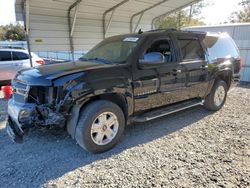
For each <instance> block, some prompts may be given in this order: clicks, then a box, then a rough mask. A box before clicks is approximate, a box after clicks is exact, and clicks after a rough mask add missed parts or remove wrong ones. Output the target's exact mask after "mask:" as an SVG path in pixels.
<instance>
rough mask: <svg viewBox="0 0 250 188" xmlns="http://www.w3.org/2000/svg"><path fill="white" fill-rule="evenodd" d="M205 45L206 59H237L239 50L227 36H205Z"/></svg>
mask: <svg viewBox="0 0 250 188" xmlns="http://www.w3.org/2000/svg"><path fill="white" fill-rule="evenodd" d="M205 44H206V45H207V48H208V59H209V61H213V60H216V59H219V58H232V57H233V58H238V57H239V50H238V48H237V47H236V45H235V43H234V41H233V40H232V39H231V37H229V36H227V35H225V36H224V35H222V36H220V37H217V36H206V38H205Z"/></svg>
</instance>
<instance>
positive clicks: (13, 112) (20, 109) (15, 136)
mask: <svg viewBox="0 0 250 188" xmlns="http://www.w3.org/2000/svg"><path fill="white" fill-rule="evenodd" d="M64 122H65V117H64V116H63V115H62V114H60V113H56V112H54V111H53V110H51V109H50V108H49V107H46V106H43V105H41V106H37V104H33V103H18V102H15V101H14V100H13V98H12V99H10V100H9V102H8V121H7V124H6V131H7V133H8V135H9V137H10V138H11V140H12V141H13V142H16V143H22V141H23V136H24V135H25V133H26V132H27V131H28V130H29V128H31V127H34V126H36V125H38V126H43V127H48V126H50V125H64Z"/></svg>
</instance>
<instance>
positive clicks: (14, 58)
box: [0, 48, 44, 86]
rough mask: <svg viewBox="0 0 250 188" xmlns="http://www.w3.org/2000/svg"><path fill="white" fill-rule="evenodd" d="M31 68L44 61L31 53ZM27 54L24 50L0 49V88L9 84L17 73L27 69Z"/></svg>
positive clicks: (28, 65)
mask: <svg viewBox="0 0 250 188" xmlns="http://www.w3.org/2000/svg"><path fill="white" fill-rule="evenodd" d="M31 57H32V63H33V66H39V65H42V64H44V60H43V59H42V58H40V57H38V56H37V55H36V54H34V53H31ZM29 67H30V60H29V53H28V51H27V50H25V49H8V48H2V49H1V48H0V86H1V85H4V84H9V83H10V81H11V80H12V79H13V78H14V77H15V75H16V73H17V71H19V70H21V69H24V68H29Z"/></svg>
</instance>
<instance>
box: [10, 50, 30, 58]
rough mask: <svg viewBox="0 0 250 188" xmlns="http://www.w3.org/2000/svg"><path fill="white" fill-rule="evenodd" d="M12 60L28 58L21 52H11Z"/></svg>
mask: <svg viewBox="0 0 250 188" xmlns="http://www.w3.org/2000/svg"><path fill="white" fill-rule="evenodd" d="M12 55H13V60H26V59H29V55H28V54H26V53H23V52H12Z"/></svg>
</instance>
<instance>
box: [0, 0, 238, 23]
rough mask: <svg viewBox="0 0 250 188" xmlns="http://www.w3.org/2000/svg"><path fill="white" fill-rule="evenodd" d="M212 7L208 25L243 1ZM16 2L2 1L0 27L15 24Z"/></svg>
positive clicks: (225, 0)
mask: <svg viewBox="0 0 250 188" xmlns="http://www.w3.org/2000/svg"><path fill="white" fill-rule="evenodd" d="M210 1H211V2H212V5H211V6H209V7H207V8H204V9H203V11H202V17H203V18H204V19H203V21H204V22H205V23H206V24H207V25H212V24H219V23H223V22H225V21H227V19H228V17H229V16H230V14H231V13H232V12H234V11H235V10H237V9H238V6H237V4H238V3H239V2H240V1H241V0H210ZM14 4H15V0H0V25H6V24H9V23H15V8H14Z"/></svg>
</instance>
